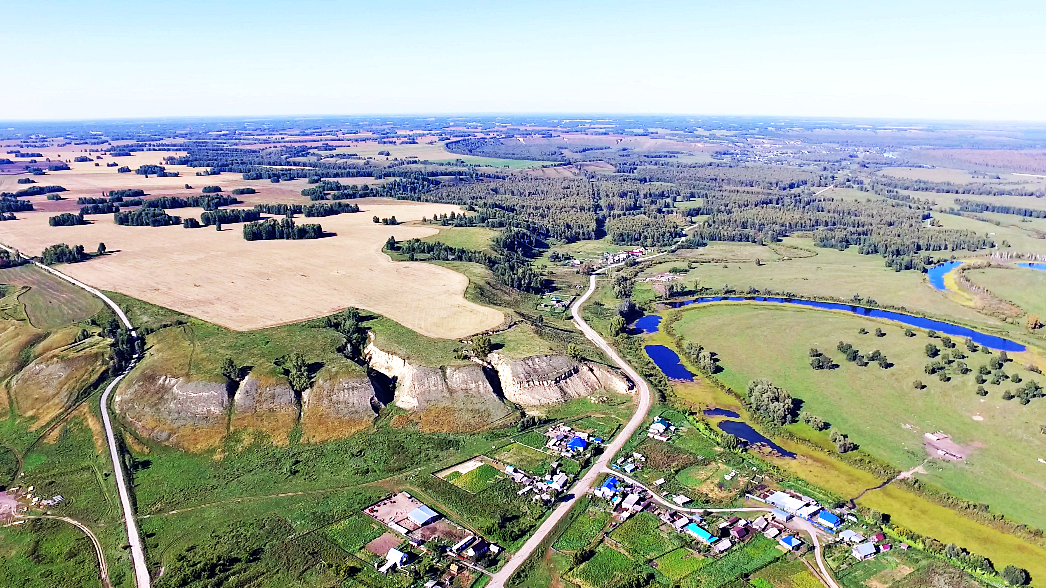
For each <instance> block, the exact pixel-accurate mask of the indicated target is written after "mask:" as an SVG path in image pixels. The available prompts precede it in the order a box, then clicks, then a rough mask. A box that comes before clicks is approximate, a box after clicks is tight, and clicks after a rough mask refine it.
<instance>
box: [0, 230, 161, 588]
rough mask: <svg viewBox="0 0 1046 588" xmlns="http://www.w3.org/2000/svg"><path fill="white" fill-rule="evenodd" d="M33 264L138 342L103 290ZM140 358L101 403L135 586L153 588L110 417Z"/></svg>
mask: <svg viewBox="0 0 1046 588" xmlns="http://www.w3.org/2000/svg"><path fill="white" fill-rule="evenodd" d="M0 247H2V248H4V249H7V250H8V251H9V252H10V253H11V254H13V255H15V256H18V255H19V254H18V252H17V251H15V250H13V249H11V248H9V247H6V246H3V245H0ZM32 263H33V264H34V265H36V266H37V267H39V268H40V269H42V270H44V271H46V272H48V273H50V274H51V275H53V276H55V277H57V278H60V279H62V280H65V281H67V282H69V283H70V284H72V285H74V286H77V287H79V288H83V289H84V290H86V291H88V292H90V293H91V294H94V295H95V296H97V297H98V298H99V299H101V301H102V302H104V303H105V304H106V305H108V306H109V307H110V308H112V309H113V312H114V313H116V316H117V317H118V318H119V319H120V322H121V323H123V325H124V327H125V328H127V330H128V331H130V334H131V339H132V340H134V341H137V339H138V333H137V332H136V331H135V330H134V326H133V325H132V324H131V321H130V319H128V318H127V315H126V314H124V311H123V309H121V308H120V306H119V305H118V304H116V303H115V302H113V301H112V300H111V299H110V298H109V297H108V296H106V295H105V294H102V292H101V291H99V290H98V289H97V288H92V287H91V286H88V285H87V284H84V283H83V282H81V281H79V280H76V279H74V278H71V277H69V276H67V275H65V274H63V273H62V272H60V271H58V270H55V269H53V268H51V267H49V266H46V265H44V264H42V263H39V262H36V261H34V262H32ZM139 359H140V357H139V355H138V354H135V355H134V356H133V357H132V358H131V361H130V364H129V365H128V366H127V368H126V369H125V370H124V371H123V372H121V373H120V374H119V375H118V376H116V378H114V379H113V381H111V382H109V385H108V386H106V388H105V391H104V392H102V397H101V400H100V405H101V410H100V412H101V414H102V425H103V427H104V428H105V436H106V440H107V441H108V444H109V456H110V458H111V459H112V461H113V473H114V474H115V476H114V477H115V478H116V489H117V491H118V492H119V494H120V505H121V507H122V508H123V518H124V524H125V526H126V527H127V542H128V543H129V544H130V548H131V560H132V562H133V563H134V575H135V584H136V585H137V587H138V588H150V586H151V585H152V579H151V578H150V576H149V567H148V563H147V562H146V559H145V548H144V547H143V546H142V538H141V535H139V533H138V525H137V523H136V522H135V515H134V506H133V505H132V503H131V495H130V492H129V491H128V489H127V479H126V478H125V477H124V470H123V463H122V461H121V459H120V452H119V449H118V448H117V445H116V434H115V433H114V432H113V424H112V419H111V418H110V416H109V396H110V395H111V394H112V392H113V390H115V389H116V386H117V385H118V384H119V383H120V381H121V380H123V379H124V377H126V376H127V374H128V373H130V371H131V370H132V369H133V368H134V366H135V365H136V364H137V363H138V360H139Z"/></svg>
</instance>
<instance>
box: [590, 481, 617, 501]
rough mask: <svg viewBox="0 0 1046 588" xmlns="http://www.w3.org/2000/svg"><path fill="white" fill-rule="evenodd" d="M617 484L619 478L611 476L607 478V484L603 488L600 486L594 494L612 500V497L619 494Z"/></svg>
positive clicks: (604, 483)
mask: <svg viewBox="0 0 1046 588" xmlns="http://www.w3.org/2000/svg"><path fill="white" fill-rule="evenodd" d="M617 484H618V482H617V478H615V477H613V476H611V477H609V478H607V481H606V482H603V485H602V486H600V487H599V488H596V490H595V492H593V494H595V495H596V496H599V497H601V498H610V497H611V496H613V495H615V494H617V492H618V487H617Z"/></svg>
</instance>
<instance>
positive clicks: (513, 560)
mask: <svg viewBox="0 0 1046 588" xmlns="http://www.w3.org/2000/svg"><path fill="white" fill-rule="evenodd" d="M595 291H596V276H595V274H593V275H592V276H591V277H590V278H589V285H588V291H586V292H585V294H584V295H583V296H581V298H578V300H577V302H575V303H574V305H573V306H572V307H571V308H570V312H571V314H572V315H573V317H574V322H575V324H577V327H578V329H580V330H581V332H582V333H583V334H584V335H585V337H586V338H588V340H589V341H591V342H592V343H593V344H595V346H596V347H598V348H599V349H600V350H601V351H603V353H605V354H606V355H607V357H609V358H610V359H611V360H613V362H614V363H615V364H617V365H618V367H620V368H621V370H622V371H624V372H625V374H627V375H628V377H629V378H631V379H632V381H633V382H634V383H635V385H636V391H637V393H638V395H639V406H638V407H637V408H636V412H635V413H634V414H633V415H632V418H631V419H629V421H628V423H627V424H625V426H624V427H623V428H622V429H621V432H619V433H618V434H617V436H616V437H614V440H613V441H611V442H610V443H609V444H608V445H607V446H606V447H605V448H604V450H603V453H602V454H601V455H600V456H599V459H598V460H596V463H594V464H593V465H592V467H590V468H589V469H588V471H587V472H586V473H585V475H584V476H582V477H581V479H579V480H578V481H577V482H576V483H575V484H574V486H573V487H572V488H571V489H570V491H569V495H570V497H571V498H570V499H569V500H566V501H563V502H560V503H559V504H558V505H557V506H556V508H555V510H553V511H552V514H550V515H549V516H548V518H547V519H545V521H544V522H543V523H541V526H540V527H538V530H537V531H536V532H535V533H534V534H533V535H532V536H531V537H530V539H528V540H527V542H526V543H524V544H523V547H521V548H520V550H519V551H517V552H516V553H514V554H512V557H510V558H509V560H508V561H507V562H505V565H504V566H503V567H502V568H501V569H500V570H498V571H497V573H495V574H494V576H493V578H491V581H490V583H489V584H487V586H489V587H490V588H504V586H505V582H507V581H508V579H509V578H510V577H511V576H512V574H513V573H515V571H516V570H517V569H519V567H520V566H521V565H523V562H525V561H526V560H527V558H529V557H530V556H531V554H533V553H534V551H535V550H536V549H537V548H538V546H539V545H540V544H541V542H542V541H544V539H545V537H546V536H548V534H549V533H551V532H552V529H553V527H555V526H556V524H557V523H559V521H561V520H562V519H563V517H564V516H566V514H567V512H568V511H570V509H571V507H573V506H574V503H575V502H576V501H577V499H578V497H579V496H581V495H583V494H585V493H587V492H588V491H589V490H591V489H592V486H593V485H594V484H595V482H596V478H597V477H599V475H600V474H602V473H603V471H604V470H605V469H606V468H607V465H608V464H609V463H610V460H611V459H613V458H614V456H615V455H617V453H618V452H619V451H621V448H622V447H624V446H625V443H626V442H627V441H628V440H629V438H631V437H632V434H633V433H635V432H636V430H638V429H639V427H640V426H641V425H642V424H643V421H644V420H645V419H646V415H647V413H648V412H649V411H650V405H651V402H652V401H653V399H652V394H651V392H650V386H648V385H647V383H646V381H645V380H643V378H642V377H641V376H640V375H639V374H638V373H637V372H636V371H635V370H634V369H632V366H630V365H628V364H627V363H626V362H625V360H623V359H621V357H620V356H619V355H618V354H617V352H616V351H614V349H613V348H612V347H611V346H610V345H609V344H608V343H607V342H606V341H605V340H604V339H603V337H601V336H600V335H599V333H597V332H596V331H595V330H594V329H593V328H592V327H590V326H588V323H586V322H585V320H584V319H582V318H581V307H582V306H583V305H584V304H585V301H587V300H588V298H589V297H590V296H591V295H592V293H593V292H595Z"/></svg>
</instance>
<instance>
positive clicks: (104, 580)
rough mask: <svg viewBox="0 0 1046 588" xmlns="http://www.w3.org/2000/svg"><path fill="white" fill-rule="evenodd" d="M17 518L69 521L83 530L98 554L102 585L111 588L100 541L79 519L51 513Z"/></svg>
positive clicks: (107, 567) (107, 566)
mask: <svg viewBox="0 0 1046 588" xmlns="http://www.w3.org/2000/svg"><path fill="white" fill-rule="evenodd" d="M19 518H21V519H54V520H56V521H64V522H66V523H69V524H70V525H72V526H74V527H76V528H77V529H80V530H81V531H83V532H84V534H85V535H87V538H88V539H90V540H91V543H93V544H94V552H95V554H96V555H97V556H98V573H99V575H100V576H101V579H102V586H104V587H105V588H112V584H110V583H109V565H108V564H107V563H105V553H104V552H103V551H102V543H101V542H100V541H98V537H96V536H95V534H94V533H93V532H92V531H91V529H88V528H87V525H84V524H83V523H81V522H80V521H78V520H76V519H71V518H69V517H56V516H51V515H36V516H28V517H19Z"/></svg>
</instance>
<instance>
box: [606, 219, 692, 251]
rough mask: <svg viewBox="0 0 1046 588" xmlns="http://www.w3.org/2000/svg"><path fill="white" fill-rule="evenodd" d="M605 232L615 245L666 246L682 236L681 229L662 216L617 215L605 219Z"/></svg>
mask: <svg viewBox="0 0 1046 588" xmlns="http://www.w3.org/2000/svg"><path fill="white" fill-rule="evenodd" d="M605 227H606V233H607V236H608V237H610V240H611V241H613V242H614V244H615V245H642V246H644V247H666V246H668V245H671V244H673V243H674V242H675V241H676V240H677V239H679V237H682V236H683V230H682V229H680V228H679V225H678V224H677V223H675V222H674V221H672V220H671V219H668V218H665V217H664V216H660V215H659V216H646V215H635V216H618V217H613V218H610V219H608V220H607V221H606V225H605Z"/></svg>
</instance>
